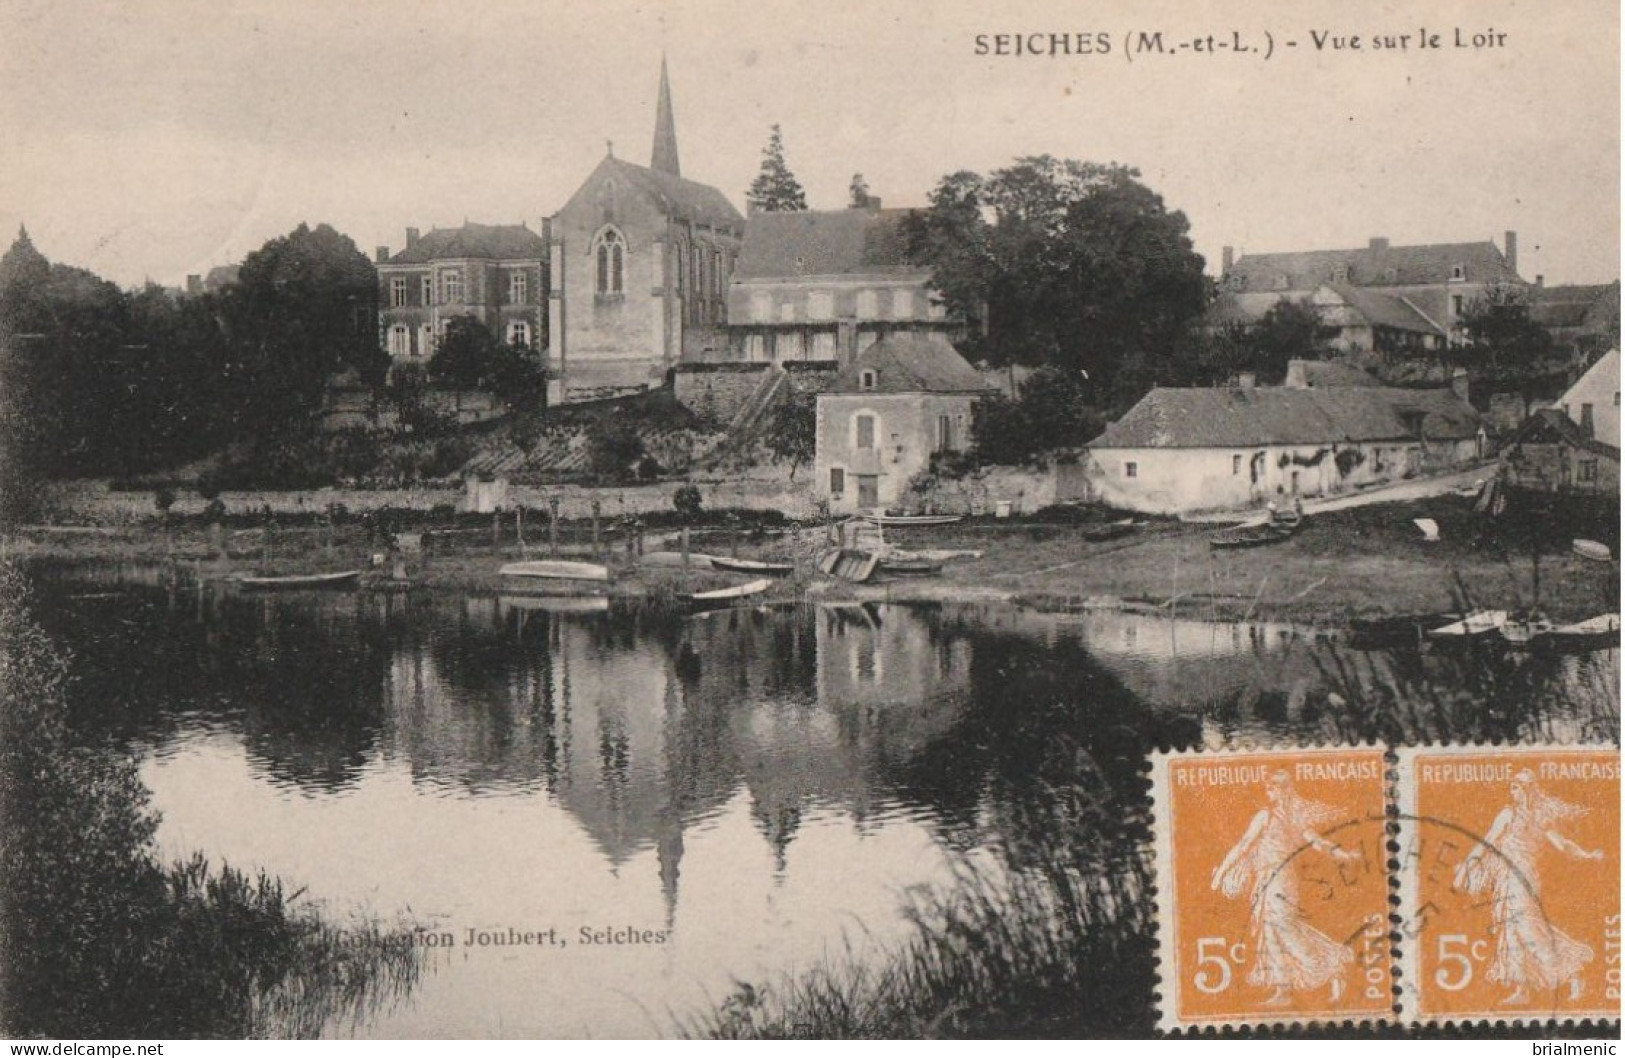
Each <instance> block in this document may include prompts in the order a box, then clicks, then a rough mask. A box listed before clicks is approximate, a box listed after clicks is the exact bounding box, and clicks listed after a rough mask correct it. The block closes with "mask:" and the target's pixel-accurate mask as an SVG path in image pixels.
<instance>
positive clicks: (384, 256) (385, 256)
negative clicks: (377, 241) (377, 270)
mask: <svg viewBox="0 0 1625 1058" xmlns="http://www.w3.org/2000/svg"><path fill="white" fill-rule="evenodd" d="M374 259H375V260H376V261H377V262H378V263H379V264H386V263H387V262H388V261H389V247H387V246H380V247H378V250H377V255H376V257H375V258H374Z"/></svg>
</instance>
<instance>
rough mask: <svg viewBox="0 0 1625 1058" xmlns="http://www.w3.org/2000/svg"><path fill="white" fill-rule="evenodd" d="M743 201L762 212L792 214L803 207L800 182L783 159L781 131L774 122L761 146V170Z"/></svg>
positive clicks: (804, 201)
mask: <svg viewBox="0 0 1625 1058" xmlns="http://www.w3.org/2000/svg"><path fill="white" fill-rule="evenodd" d="M745 200H746V201H747V202H749V203H750V204H751V206H753V207H754V208H756V209H759V210H761V211H762V212H763V213H795V212H798V211H801V210H804V209H806V208H807V195H806V193H805V192H804V191H802V190H801V182H800V181H799V180H797V179H796V178H795V174H794V173H792V172H790V167H789V166H788V165H786V164H785V162H784V134H783V133H781V132H780V131H779V127H778V126H777V125H774V126H773V131H772V133H771V134H770V135H769V136H768V139H767V146H766V147H765V148H763V149H762V171H761V172H760V173H757V174H756V179H755V180H753V181H751V185H750V190H749V191H747V192H746V193H745Z"/></svg>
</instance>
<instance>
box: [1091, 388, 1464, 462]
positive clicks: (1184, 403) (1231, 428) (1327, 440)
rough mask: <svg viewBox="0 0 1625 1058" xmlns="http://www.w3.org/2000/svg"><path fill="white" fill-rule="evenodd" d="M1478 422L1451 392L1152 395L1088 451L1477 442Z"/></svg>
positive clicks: (1230, 391)
mask: <svg viewBox="0 0 1625 1058" xmlns="http://www.w3.org/2000/svg"><path fill="white" fill-rule="evenodd" d="M1480 424H1481V420H1480V418H1479V415H1478V413H1477V412H1476V411H1474V410H1473V408H1472V406H1471V405H1469V404H1467V403H1466V402H1465V401H1463V400H1461V399H1460V398H1459V397H1457V396H1456V395H1455V393H1453V392H1451V391H1450V390H1448V389H1422V390H1413V389H1395V388H1390V387H1382V386H1379V387H1356V386H1346V387H1335V388H1327V389H1285V388H1277V387H1273V386H1272V387H1255V388H1250V389H1243V388H1230V389H1162V388H1158V389H1153V390H1152V391H1151V392H1150V393H1148V394H1146V396H1145V397H1144V399H1142V400H1141V401H1140V402H1139V403H1138V404H1136V405H1135V406H1134V407H1132V408H1130V409H1129V410H1128V412H1127V413H1126V414H1124V416H1123V417H1122V418H1121V419H1118V420H1117V421H1116V422H1114V423H1112V424H1111V425H1110V426H1108V427H1107V428H1106V431H1105V432H1104V433H1102V434H1101V435H1100V436H1099V437H1098V438H1096V439H1095V440H1094V441H1092V442H1090V444H1089V447H1090V448H1258V447H1262V446H1266V445H1320V444H1344V443H1354V442H1360V441H1398V440H1414V439H1416V438H1417V436H1418V430H1417V426H1418V425H1420V427H1421V431H1420V432H1421V436H1424V437H1426V438H1428V439H1429V440H1450V439H1460V438H1466V437H1473V436H1476V435H1477V433H1478V430H1479V427H1480Z"/></svg>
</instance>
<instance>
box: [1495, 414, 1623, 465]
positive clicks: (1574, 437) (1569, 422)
mask: <svg viewBox="0 0 1625 1058" xmlns="http://www.w3.org/2000/svg"><path fill="white" fill-rule="evenodd" d="M1525 444H1566V445H1569V446H1571V447H1574V448H1583V449H1585V450H1586V451H1588V452H1595V453H1597V454H1599V455H1605V456H1608V457H1609V458H1610V459H1615V460H1617V459H1619V449H1617V448H1615V447H1614V446H1613V445H1611V444H1609V443H1608V442H1606V441H1599V440H1597V439H1596V438H1595V437H1592V436H1591V435H1590V434H1588V433H1586V432H1585V428H1584V427H1582V426H1581V425H1580V424H1579V423H1577V422H1575V421H1574V420H1573V419H1571V418H1569V417H1568V416H1567V415H1564V414H1563V413H1562V412H1561V411H1559V410H1557V409H1556V408H1541V409H1540V410H1539V411H1537V412H1535V414H1533V415H1531V416H1530V417H1529V418H1527V419H1525V420H1524V423H1523V425H1522V426H1520V427H1518V432H1517V433H1516V434H1514V435H1513V437H1512V442H1511V444H1509V445H1508V450H1509V451H1510V450H1511V449H1512V448H1515V447H1517V446H1518V445H1525Z"/></svg>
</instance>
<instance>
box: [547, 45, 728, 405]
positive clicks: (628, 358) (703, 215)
mask: <svg viewBox="0 0 1625 1058" xmlns="http://www.w3.org/2000/svg"><path fill="white" fill-rule="evenodd" d="M550 230H551V245H550V247H549V252H550V255H551V256H550V265H551V267H550V269H549V271H550V276H551V289H550V292H549V316H550V326H549V329H548V361H549V365H550V367H551V368H552V370H553V372H554V374H555V377H556V378H557V379H558V390H557V391H556V395H557V398H559V399H562V400H564V401H577V400H592V399H596V398H601V397H608V396H614V395H617V394H620V393H630V392H635V391H637V390H640V389H644V388H653V387H656V386H659V385H661V384H662V382H663V381H664V378H665V374H666V372H667V370H669V369H670V368H671V367H673V366H674V365H676V364H677V363H678V362H679V360H682V359H684V358H685V357H686V358H690V359H702V358H707V355H706V354H707V352H708V351H709V352H711V353H716V352H719V351H720V350H722V349H723V348H724V347H725V346H726V342H727V338H726V335H725V333H724V331H723V325H724V324H725V323H726V322H727V295H728V284H729V280H730V279H731V278H732V276H733V271H734V263H735V260H736V258H737V257H738V254H739V247H740V244H741V242H742V241H743V239H744V234H745V218H744V217H743V216H741V215H740V213H739V211H738V210H737V209H735V208H734V206H733V204H732V203H730V202H729V201H728V199H727V197H726V196H724V195H723V193H722V192H721V191H718V190H717V189H716V188H714V187H711V186H709V185H706V184H701V183H697V182H695V181H693V180H685V179H684V178H683V175H682V170H681V167H680V165H679V164H678V158H677V129H676V123H675V121H674V119H673V115H672V102H671V84H670V81H669V80H668V78H667V74H666V64H665V61H664V60H662V61H661V64H660V96H659V103H658V106H657V112H656V117H655V134H654V149H653V151H652V153H651V157H650V160H649V164H648V165H647V166H642V165H637V164H635V163H633V162H629V161H626V160H624V159H622V158H617V157H616V156H615V152H614V148H613V145H611V147H610V149H609V150H608V151H607V152H606V154H605V157H604V159H603V161H601V162H599V163H598V167H597V168H596V169H594V170H593V171H592V174H591V175H590V176H588V177H587V179H586V181H585V182H584V183H582V185H581V187H580V188H579V189H578V190H577V191H576V193H575V194H574V195H573V196H571V198H570V200H569V202H567V203H565V205H564V207H563V208H562V209H560V210H559V212H558V213H557V214H555V215H554V216H553V218H552V222H551V225H550Z"/></svg>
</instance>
